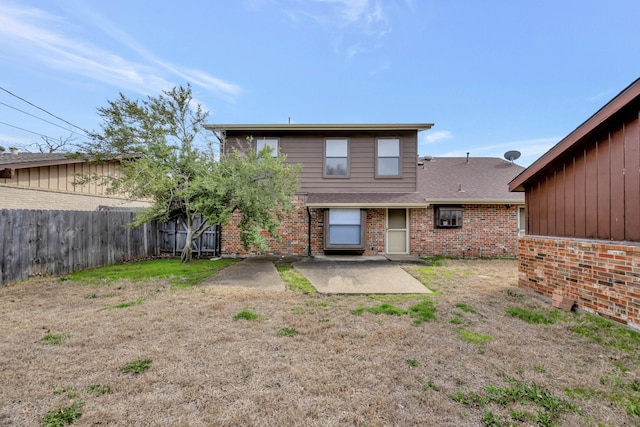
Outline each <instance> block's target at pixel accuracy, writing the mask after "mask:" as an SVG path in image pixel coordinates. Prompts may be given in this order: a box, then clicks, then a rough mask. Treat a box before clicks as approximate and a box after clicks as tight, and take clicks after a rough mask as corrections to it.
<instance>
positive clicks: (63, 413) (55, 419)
mask: <svg viewBox="0 0 640 427" xmlns="http://www.w3.org/2000/svg"><path fill="white" fill-rule="evenodd" d="M83 405H84V402H83V401H81V400H78V401H77V402H74V403H72V404H71V405H70V406H67V405H61V406H60V407H59V408H56V409H52V410H50V411H49V412H47V413H46V414H45V415H44V417H43V418H42V422H41V423H40V425H41V426H42V427H63V426H67V425H71V424H73V423H74V422H75V421H76V420H77V419H78V418H80V417H81V416H82V412H81V411H80V409H81V408H82V406H83Z"/></svg>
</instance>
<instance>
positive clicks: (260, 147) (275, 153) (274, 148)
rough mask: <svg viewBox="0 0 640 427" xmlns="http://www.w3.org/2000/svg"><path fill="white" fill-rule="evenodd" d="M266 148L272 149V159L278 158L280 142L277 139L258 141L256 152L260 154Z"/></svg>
mask: <svg viewBox="0 0 640 427" xmlns="http://www.w3.org/2000/svg"><path fill="white" fill-rule="evenodd" d="M264 147H270V148H271V157H278V140H277V139H275V138H261V139H258V140H256V152H258V153H259V152H260V151H262V150H263V149H264Z"/></svg>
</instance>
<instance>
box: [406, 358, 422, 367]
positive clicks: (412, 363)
mask: <svg viewBox="0 0 640 427" xmlns="http://www.w3.org/2000/svg"><path fill="white" fill-rule="evenodd" d="M407 363H408V364H409V366H411V367H412V368H415V367H417V366H420V362H418V360H417V359H407Z"/></svg>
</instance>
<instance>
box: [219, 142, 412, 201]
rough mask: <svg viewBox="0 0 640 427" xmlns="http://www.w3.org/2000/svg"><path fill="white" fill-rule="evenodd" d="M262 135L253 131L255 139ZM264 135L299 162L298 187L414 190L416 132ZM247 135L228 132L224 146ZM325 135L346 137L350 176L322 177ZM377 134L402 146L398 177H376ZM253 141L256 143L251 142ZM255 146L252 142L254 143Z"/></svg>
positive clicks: (317, 190)
mask: <svg viewBox="0 0 640 427" xmlns="http://www.w3.org/2000/svg"><path fill="white" fill-rule="evenodd" d="M262 136H263V135H254V138H255V139H257V138H259V137H262ZM265 136H266V137H267V138H278V141H279V150H280V151H281V152H282V153H283V154H286V156H287V162H288V163H292V164H295V163H299V164H301V165H302V172H301V174H300V191H301V192H309V193H328V192H332V193H352V192H414V191H416V173H417V171H416V167H417V166H416V160H417V152H418V146H417V144H418V141H417V132H406V133H402V134H400V135H398V134H395V133H394V134H387V133H381V134H364V135H363V134H359V135H348V134H342V135H341V134H333V133H332V134H330V135H300V136H298V135H296V136H284V137H280V136H277V135H274V134H270V135H265ZM245 138H246V135H229V134H228V135H227V149H229V148H231V149H233V148H237V147H238V146H240V144H238V143H236V142H235V141H244V140H245ZM327 138H347V139H348V140H349V177H347V178H333V177H332V178H325V177H323V170H324V141H325V139H327ZM378 138H398V139H400V142H401V143H400V146H401V170H402V175H401V177H397V178H396V177H394V178H386V177H385V178H376V176H375V164H376V158H375V144H376V140H377V139H378ZM254 144H255V143H254ZM253 149H255V146H254V147H253Z"/></svg>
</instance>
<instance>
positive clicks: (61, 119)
mask: <svg viewBox="0 0 640 427" xmlns="http://www.w3.org/2000/svg"><path fill="white" fill-rule="evenodd" d="M0 89H1V90H3V91H5V92H7V93H8V94H9V95H11V96H14V97H16V98H18V99H19V100H21V101H24V102H26V103H27V104H29V105H31V106H32V107H35V108H37V109H38V110H41V111H44V112H45V113H47V114H48V115H50V116H52V117H55V118H56V119H58V120H60V121H63V122H65V123H66V124H68V125H69V126H72V127H74V128H76V129H78V130H81V131H82V132H84V133H85V135H87V136H88V135H89V132H88V131H87V130H86V129H82V128H81V127H79V126H76V125H74V124H73V123H71V122H68V121H66V120H65V119H63V118H62V117H59V116H56V115H55V114H53V113H51V112H49V111H47V110H45V109H44V108H41V107H38V106H37V105H36V104H34V103H32V102H29V101H27V100H26V99H24V98H22V97H20V96H18V95H16V94H15V93H13V92H11V91H9V90H7V89H5V88H3V87H2V86H0ZM14 127H16V126H14ZM32 133H35V132H32Z"/></svg>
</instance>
